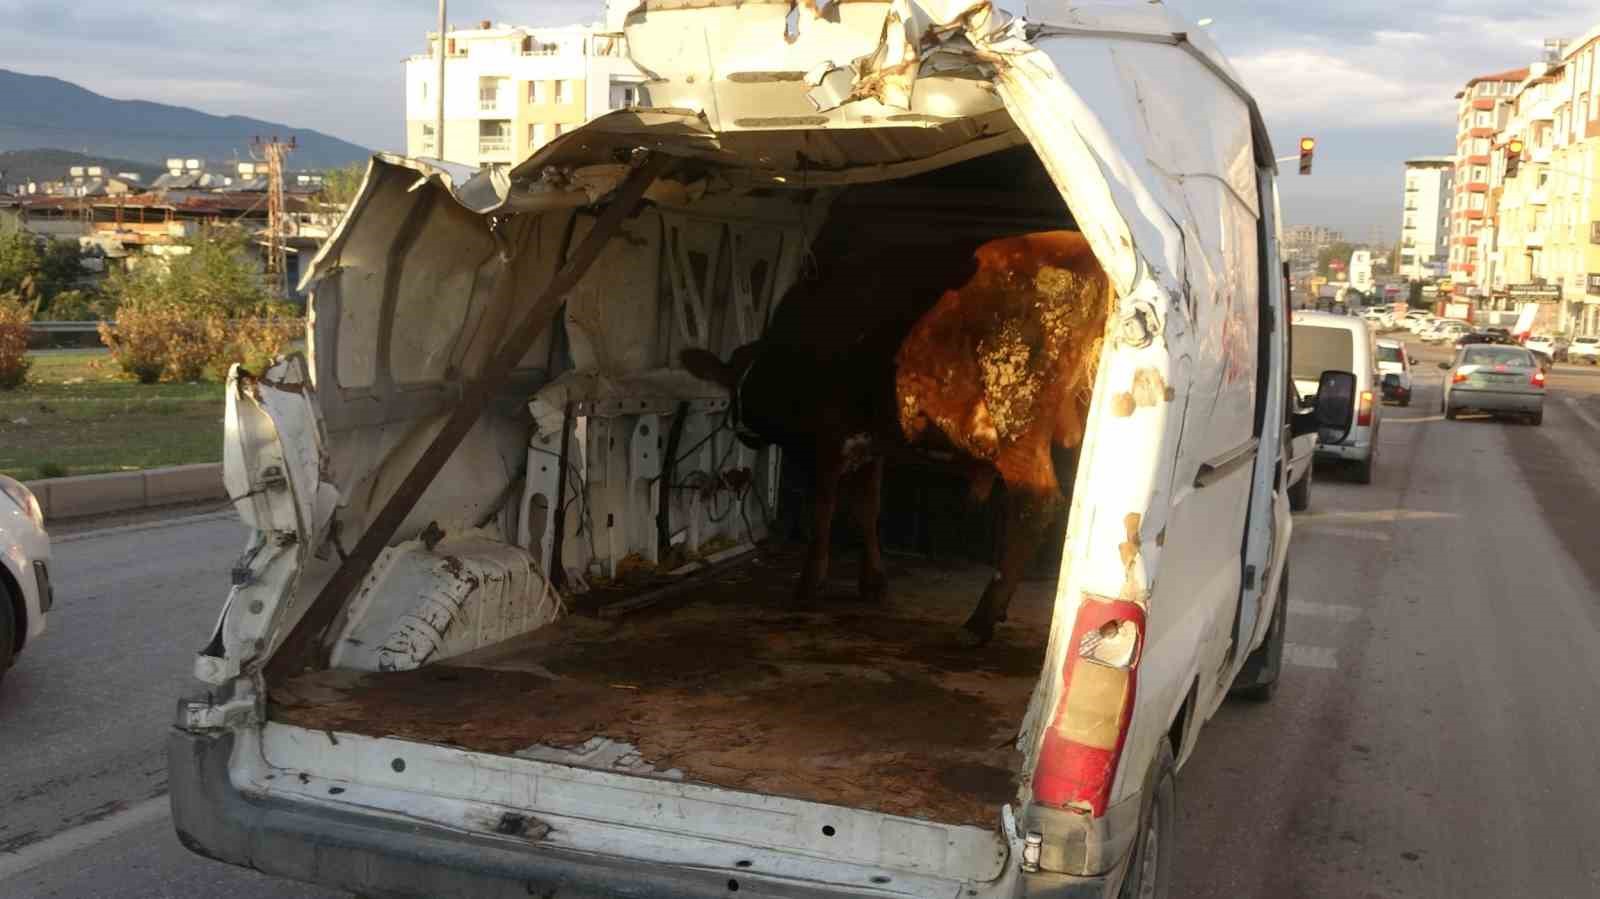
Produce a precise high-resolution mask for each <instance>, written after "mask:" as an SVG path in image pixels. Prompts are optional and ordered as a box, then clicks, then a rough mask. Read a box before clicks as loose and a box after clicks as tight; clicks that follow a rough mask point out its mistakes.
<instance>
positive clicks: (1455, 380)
mask: <svg viewBox="0 0 1600 899" xmlns="http://www.w3.org/2000/svg"><path fill="white" fill-rule="evenodd" d="M1466 379H1467V376H1466V375H1464V374H1462V373H1461V372H1456V373H1455V374H1453V375H1451V376H1450V383H1452V384H1460V383H1462V382H1463V381H1465V380H1466Z"/></svg>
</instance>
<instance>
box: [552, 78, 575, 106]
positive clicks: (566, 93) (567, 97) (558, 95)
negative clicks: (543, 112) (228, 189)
mask: <svg viewBox="0 0 1600 899" xmlns="http://www.w3.org/2000/svg"><path fill="white" fill-rule="evenodd" d="M553 99H554V101H555V102H556V103H571V102H572V89H571V87H570V86H569V85H568V84H567V82H566V81H563V80H557V81H556V83H555V96H554V98H553Z"/></svg>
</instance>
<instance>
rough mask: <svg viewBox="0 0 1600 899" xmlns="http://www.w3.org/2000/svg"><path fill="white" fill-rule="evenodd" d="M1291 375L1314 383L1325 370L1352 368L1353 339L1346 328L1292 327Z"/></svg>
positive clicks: (1346, 369)
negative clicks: (1292, 373)
mask: <svg viewBox="0 0 1600 899" xmlns="http://www.w3.org/2000/svg"><path fill="white" fill-rule="evenodd" d="M1293 336H1294V359H1293V366H1292V367H1293V369H1294V376H1295V378H1296V379H1298V380H1303V381H1315V380H1317V379H1318V378H1321V377H1322V373H1323V372H1325V371H1350V370H1352V369H1354V368H1355V338H1354V335H1353V334H1351V332H1350V330H1349V329H1348V328H1324V327H1319V326H1317V325H1295V326H1294V335H1293Z"/></svg>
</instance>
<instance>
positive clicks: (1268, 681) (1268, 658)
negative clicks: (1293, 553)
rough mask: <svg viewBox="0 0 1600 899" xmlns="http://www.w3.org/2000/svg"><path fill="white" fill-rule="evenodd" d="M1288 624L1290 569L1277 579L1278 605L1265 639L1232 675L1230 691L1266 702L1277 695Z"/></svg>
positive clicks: (1242, 696) (1256, 700) (1245, 697)
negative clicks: (1237, 671) (1233, 675)
mask: <svg viewBox="0 0 1600 899" xmlns="http://www.w3.org/2000/svg"><path fill="white" fill-rule="evenodd" d="M1288 625H1289V569H1287V568H1285V569H1284V570H1283V577H1282V578H1281V579H1280V580H1279V581H1278V606H1277V608H1276V609H1274V610H1273V612H1272V623H1271V624H1270V625H1268V626H1267V639H1266V640H1264V641H1262V643H1261V645H1260V646H1259V647H1257V648H1256V651H1255V652H1252V653H1250V657H1249V658H1247V659H1245V660H1244V667H1243V668H1240V669H1239V673H1238V674H1237V675H1236V676H1235V677H1234V679H1233V689H1231V690H1230V691H1229V693H1230V694H1231V695H1233V696H1237V697H1239V698H1240V699H1247V700H1249V701H1251V702H1267V701H1268V700H1270V699H1272V697H1273V696H1275V695H1277V692H1278V677H1279V675H1280V674H1282V673H1283V646H1284V643H1286V642H1287V638H1286V634H1287V632H1288Z"/></svg>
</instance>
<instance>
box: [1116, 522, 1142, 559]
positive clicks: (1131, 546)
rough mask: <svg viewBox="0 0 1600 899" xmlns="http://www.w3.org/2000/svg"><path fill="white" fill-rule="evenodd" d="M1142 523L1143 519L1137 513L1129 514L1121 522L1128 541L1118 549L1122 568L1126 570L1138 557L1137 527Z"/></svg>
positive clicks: (1138, 540) (1138, 539)
mask: <svg viewBox="0 0 1600 899" xmlns="http://www.w3.org/2000/svg"><path fill="white" fill-rule="evenodd" d="M1143 522H1144V517H1143V516H1142V515H1140V514H1139V513H1138V512H1132V513H1129V515H1128V516H1127V517H1126V518H1124V519H1123V520H1122V526H1123V527H1124V528H1125V529H1126V530H1127V533H1128V539H1127V540H1126V541H1125V542H1124V543H1123V544H1122V545H1121V546H1120V547H1119V549H1120V550H1121V552H1122V566H1123V567H1124V568H1127V567H1129V566H1131V565H1132V564H1133V560H1134V559H1136V558H1138V557H1139V543H1140V538H1139V526H1140V525H1141V524H1142V523H1143Z"/></svg>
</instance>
